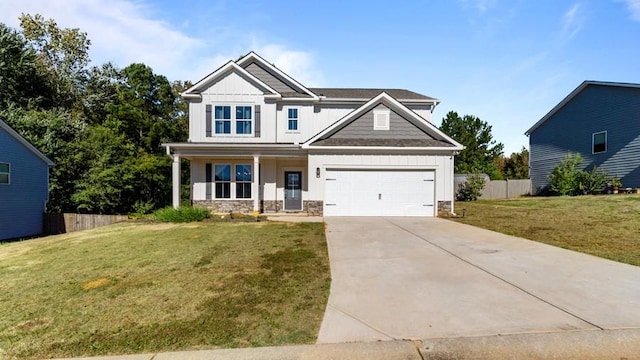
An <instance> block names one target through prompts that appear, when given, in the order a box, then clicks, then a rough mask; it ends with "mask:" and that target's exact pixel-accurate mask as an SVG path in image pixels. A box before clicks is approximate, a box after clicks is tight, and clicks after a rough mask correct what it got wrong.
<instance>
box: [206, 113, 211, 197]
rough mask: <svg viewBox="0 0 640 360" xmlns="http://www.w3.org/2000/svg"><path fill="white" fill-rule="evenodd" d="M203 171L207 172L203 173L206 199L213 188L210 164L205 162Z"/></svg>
mask: <svg viewBox="0 0 640 360" xmlns="http://www.w3.org/2000/svg"><path fill="white" fill-rule="evenodd" d="M207 106H210V105H207ZM205 171H206V172H207V173H206V175H205V178H206V181H205V182H206V197H205V199H206V200H211V193H212V191H211V190H212V188H213V184H212V183H211V173H212V171H211V164H210V163H207V166H206V170H205Z"/></svg>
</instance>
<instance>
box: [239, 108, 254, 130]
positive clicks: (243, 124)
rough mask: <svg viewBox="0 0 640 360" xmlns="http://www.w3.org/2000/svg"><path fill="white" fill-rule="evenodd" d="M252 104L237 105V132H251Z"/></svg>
mask: <svg viewBox="0 0 640 360" xmlns="http://www.w3.org/2000/svg"><path fill="white" fill-rule="evenodd" d="M251 119H252V118H251V106H236V134H251Z"/></svg>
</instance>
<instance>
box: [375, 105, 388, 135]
mask: <svg viewBox="0 0 640 360" xmlns="http://www.w3.org/2000/svg"><path fill="white" fill-rule="evenodd" d="M389 113H390V111H389V110H388V109H386V110H373V130H389Z"/></svg>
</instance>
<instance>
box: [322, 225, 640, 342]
mask: <svg viewBox="0 0 640 360" xmlns="http://www.w3.org/2000/svg"><path fill="white" fill-rule="evenodd" d="M325 221H326V222H327V242H328V246H329V258H330V262H331V275H332V283H331V293H330V297H329V303H328V307H327V311H326V313H325V316H324V320H323V322H322V327H321V329H320V334H319V336H318V342H319V343H336V342H350V341H375V340H386V341H389V340H401V339H433V338H449V337H477V336H492V335H498V334H501V335H504V334H520V333H546V332H562V331H580V330H585V331H595V330H602V329H609V330H611V329H624V328H640V268H639V267H635V266H631V265H627V264H622V263H617V262H613V261H609V260H605V259H601V258H597V257H593V256H589V255H585V254H581V253H577V252H573V251H568V250H564V249H560V248H556V247H552V246H548V245H544V244H541V243H537V242H533V241H529V240H525V239H521V238H517V237H512V236H507V235H503V234H499V233H495V232H491V231H487V230H483V229H479V228H476V227H472V226H468V225H463V224H459V223H455V222H453V221H449V220H444V219H437V218H326V219H325Z"/></svg>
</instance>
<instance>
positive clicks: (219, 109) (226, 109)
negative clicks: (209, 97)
mask: <svg viewBox="0 0 640 360" xmlns="http://www.w3.org/2000/svg"><path fill="white" fill-rule="evenodd" d="M215 124H216V134H231V106H216V108H215Z"/></svg>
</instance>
